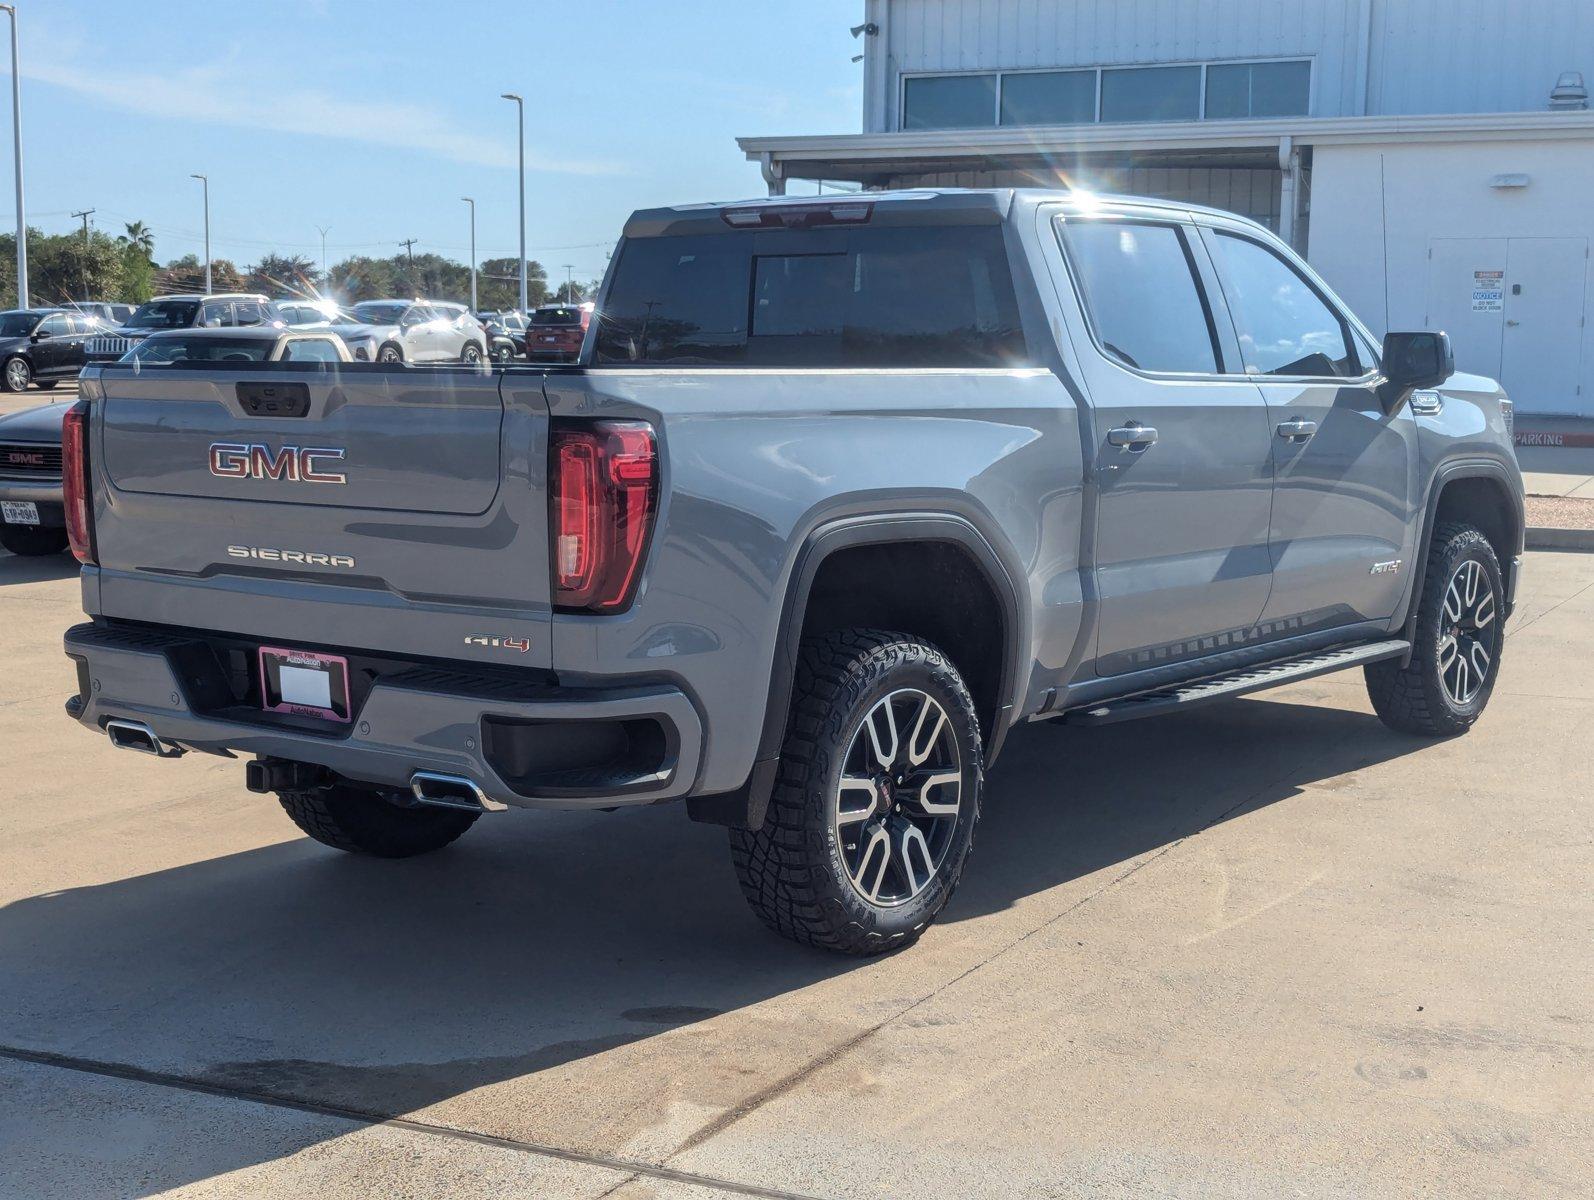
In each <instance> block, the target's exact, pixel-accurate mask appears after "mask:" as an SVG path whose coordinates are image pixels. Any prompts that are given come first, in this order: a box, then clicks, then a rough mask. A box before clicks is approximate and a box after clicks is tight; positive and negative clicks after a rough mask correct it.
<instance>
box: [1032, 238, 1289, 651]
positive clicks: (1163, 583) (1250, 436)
mask: <svg viewBox="0 0 1594 1200" xmlns="http://www.w3.org/2000/svg"><path fill="white" fill-rule="evenodd" d="M1054 226H1055V229H1056V232H1057V234H1058V235H1059V236H1060V238H1061V240H1062V244H1063V247H1064V250H1065V252H1066V256H1067V259H1068V263H1069V274H1070V277H1071V280H1072V286H1073V288H1074V289H1075V291H1076V293H1077V295H1078V298H1079V300H1080V301H1081V303H1082V307H1083V310H1084V315H1085V317H1086V322H1085V326H1086V327H1085V328H1080V329H1077V330H1076V329H1075V326H1076V324H1078V323H1077V322H1069V323H1068V326H1067V327H1068V329H1069V333H1070V336H1071V337H1072V338H1073V341H1074V346H1075V351H1076V353H1077V355H1078V358H1079V361H1080V363H1081V364H1082V370H1083V372H1084V375H1085V381H1084V382H1085V384H1086V387H1087V389H1088V391H1089V393H1090V408H1091V415H1090V417H1089V420H1090V422H1091V428H1090V429H1089V431H1088V433H1087V435H1086V436H1087V437H1088V439H1089V442H1090V444H1089V445H1087V446H1086V460H1087V462H1092V461H1093V463H1094V471H1093V473H1094V478H1095V480H1096V483H1097V505H1096V517H1095V530H1094V547H1093V556H1094V566H1095V581H1096V588H1097V591H1098V595H1099V615H1098V621H1097V641H1096V648H1095V671H1096V673H1097V674H1099V675H1117V674H1122V673H1125V672H1130V671H1136V670H1141V669H1144V668H1147V667H1152V666H1161V665H1164V664H1167V663H1172V662H1177V661H1179V660H1181V659H1188V658H1197V657H1200V656H1201V655H1204V654H1211V653H1214V652H1215V651H1219V650H1223V649H1226V648H1229V647H1231V646H1233V645H1237V644H1240V643H1241V642H1242V641H1243V640H1245V639H1246V638H1247V637H1248V636H1250V634H1251V631H1252V630H1253V627H1254V626H1255V624H1256V622H1257V620H1258V618H1259V617H1260V616H1261V613H1262V608H1263V605H1264V604H1265V603H1266V602H1267V596H1268V588H1269V582H1270V571H1271V562H1270V559H1269V556H1268V517H1269V511H1270V508H1271V505H1272V492H1273V461H1272V455H1271V450H1272V428H1271V426H1270V424H1269V421H1268V411H1267V406H1266V404H1265V403H1264V402H1263V399H1262V395H1261V393H1260V392H1259V391H1258V390H1257V388H1256V386H1255V385H1254V384H1253V383H1252V382H1251V380H1250V379H1249V378H1247V377H1245V376H1244V375H1243V374H1237V373H1234V372H1237V370H1238V368H1236V367H1235V365H1234V364H1233V363H1232V362H1231V361H1230V360H1231V359H1232V358H1233V357H1234V353H1235V352H1234V348H1233V347H1232V345H1226V344H1225V341H1224V339H1223V338H1222V337H1220V326H1219V325H1218V322H1217V320H1216V319H1215V315H1214V310H1213V307H1212V306H1211V304H1210V303H1209V299H1208V292H1209V290H1210V289H1211V288H1213V287H1214V286H1215V285H1214V283H1213V281H1212V279H1211V267H1210V264H1209V263H1207V262H1206V258H1205V254H1204V252H1203V251H1202V250H1201V247H1200V241H1199V239H1198V237H1197V236H1196V234H1195V231H1194V229H1193V228H1192V227H1190V226H1189V225H1186V224H1183V223H1181V222H1180V221H1179V220H1178V219H1177V216H1173V217H1170V216H1169V214H1167V213H1166V212H1162V213H1159V214H1158V215H1157V216H1154V217H1139V216H1131V215H1123V214H1110V213H1109V214H1096V215H1089V216H1086V215H1080V214H1077V213H1075V212H1067V213H1065V214H1064V215H1062V216H1059V217H1056V218H1054ZM1228 341H1229V342H1230V343H1232V335H1231V336H1230V337H1229V339H1228ZM1226 376H1227V377H1226Z"/></svg>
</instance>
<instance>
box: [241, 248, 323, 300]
mask: <svg viewBox="0 0 1594 1200" xmlns="http://www.w3.org/2000/svg"><path fill="white" fill-rule="evenodd" d="M244 286H245V288H246V290H248V291H251V292H264V293H265V294H266V295H268V296H316V295H319V294H320V291H319V289H318V287H317V279H316V269H315V263H314V262H313V261H311V260H310V259H308V258H304V257H302V256H300V255H297V254H292V255H289V254H267V255H263V256H262V257H261V259H260V261H259V262H257V263H256V264H255V265H254V266H253V267H251V268H249V277H248V279H246V280H245V281H244Z"/></svg>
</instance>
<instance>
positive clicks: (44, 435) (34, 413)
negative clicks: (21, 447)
mask: <svg viewBox="0 0 1594 1200" xmlns="http://www.w3.org/2000/svg"><path fill="white" fill-rule="evenodd" d="M71 407H72V401H70V400H61V401H57V402H56V403H54V404H45V405H41V406H40V407H38V408H30V409H26V410H24V411H23V412H19V413H12V414H11V415H10V416H5V417H0V442H42V443H44V444H46V445H50V446H59V445H60V444H61V417H62V415H63V414H64V413H65V412H66V410H67V409H69V408H71Z"/></svg>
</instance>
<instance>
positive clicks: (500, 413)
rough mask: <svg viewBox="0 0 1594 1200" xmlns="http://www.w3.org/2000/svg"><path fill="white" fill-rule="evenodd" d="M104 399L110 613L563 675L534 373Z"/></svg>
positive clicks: (286, 379)
mask: <svg viewBox="0 0 1594 1200" xmlns="http://www.w3.org/2000/svg"><path fill="white" fill-rule="evenodd" d="M501 382H502V383H503V386H501ZM100 385H101V389H102V395H101V397H100V399H99V400H98V401H97V408H98V410H99V412H98V420H97V422H96V433H97V437H95V438H94V441H93V449H92V455H91V457H92V459H93V461H94V464H95V474H96V516H95V524H96V542H97V548H98V554H99V560H100V572H99V576H98V592H99V604H100V614H101V615H105V616H110V617H122V618H126V619H131V620H146V621H155V622H159V623H162V624H181V625H186V626H189V627H192V628H198V629H210V630H215V631H220V632H238V633H242V634H246V635H248V636H251V637H260V638H276V639H290V640H293V641H296V642H298V643H301V644H303V643H311V644H333V645H340V646H352V647H357V648H361V649H369V650H376V651H390V652H400V653H404V654H408V655H413V656H436V657H448V658H453V659H460V658H478V659H481V660H483V661H491V662H498V663H505V664H511V665H517V666H547V665H548V616H549V605H548V599H549V563H548V545H547V498H546V490H545V488H546V479H545V475H546V461H547V451H546V446H547V429H548V417H547V412H548V410H547V402H546V400H545V398H544V396H543V393H542V385H541V381H540V379H539V378H538V377H536V376H529V375H528V376H523V377H520V378H518V379H512V380H506V381H501V380H500V378H499V377H496V376H493V375H488V374H481V373H475V372H470V371H468V370H464V369H456V370H447V371H431V370H419V369H413V368H406V369H404V370H392V369H384V368H378V367H363V366H355V367H352V368H343V369H340V370H337V371H331V372H328V371H305V370H303V369H300V368H290V367H266V368H261V367H251V368H250V369H246V370H236V371H219V370H208V371H205V372H203V373H199V372H195V371H192V370H186V369H165V370H161V369H156V370H151V369H148V368H144V369H141V370H139V371H138V372H136V373H135V372H134V371H133V370H132V369H130V368H128V367H121V366H117V367H112V368H107V369H105V370H104V371H103V373H102V374H101V375H100ZM475 639H479V640H475ZM506 645H507V647H508V648H507V649H506Z"/></svg>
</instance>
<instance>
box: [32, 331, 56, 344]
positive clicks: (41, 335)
mask: <svg viewBox="0 0 1594 1200" xmlns="http://www.w3.org/2000/svg"><path fill="white" fill-rule="evenodd" d="M54 336H55V334H53V333H51V332H50V331H49V330H48V329H35V330H34V331H33V340H34V341H36V342H45V341H49V339H51V338H53V337H54Z"/></svg>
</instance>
